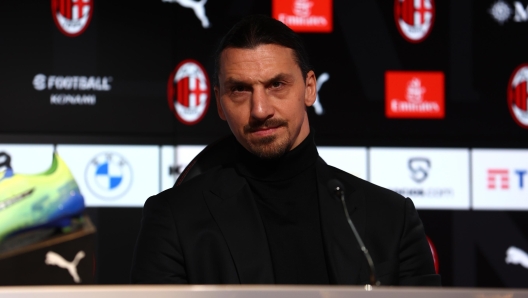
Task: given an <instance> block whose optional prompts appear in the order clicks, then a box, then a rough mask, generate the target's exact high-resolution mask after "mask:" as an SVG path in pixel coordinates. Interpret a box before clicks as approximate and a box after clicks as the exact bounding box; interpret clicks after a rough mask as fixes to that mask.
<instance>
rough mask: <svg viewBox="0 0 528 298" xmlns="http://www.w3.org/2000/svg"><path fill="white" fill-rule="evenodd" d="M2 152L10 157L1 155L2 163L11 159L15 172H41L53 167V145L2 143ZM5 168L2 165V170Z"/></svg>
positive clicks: (0, 148)
mask: <svg viewBox="0 0 528 298" xmlns="http://www.w3.org/2000/svg"><path fill="white" fill-rule="evenodd" d="M0 152H5V153H6V154H7V155H8V156H9V157H6V156H3V157H0V164H4V163H5V162H6V161H7V159H10V163H11V168H12V169H13V172H14V173H15V174H30V175H32V174H40V173H42V172H44V171H46V170H48V169H49V168H50V167H51V163H52V161H53V145H51V144H49V145H21V144H0ZM3 169H5V168H4V167H0V171H1V170H3Z"/></svg>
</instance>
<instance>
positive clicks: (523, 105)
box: [517, 82, 527, 111]
mask: <svg viewBox="0 0 528 298" xmlns="http://www.w3.org/2000/svg"><path fill="white" fill-rule="evenodd" d="M517 88H520V89H521V98H519V109H521V110H523V111H526V98H527V94H526V82H522V83H521V84H519V86H517Z"/></svg>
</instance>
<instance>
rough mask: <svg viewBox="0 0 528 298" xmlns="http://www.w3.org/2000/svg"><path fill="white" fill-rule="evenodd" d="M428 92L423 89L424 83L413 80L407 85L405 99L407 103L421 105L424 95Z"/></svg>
mask: <svg viewBox="0 0 528 298" xmlns="http://www.w3.org/2000/svg"><path fill="white" fill-rule="evenodd" d="M426 91H427V89H425V87H422V81H420V79H419V78H412V79H411V80H410V81H409V83H407V93H406V94H405V98H406V99H407V101H409V102H412V103H420V102H422V101H423V95H424V93H425V92H426Z"/></svg>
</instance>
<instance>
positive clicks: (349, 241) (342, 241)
mask: <svg viewBox="0 0 528 298" xmlns="http://www.w3.org/2000/svg"><path fill="white" fill-rule="evenodd" d="M316 169H317V184H318V191H319V206H320V214H321V226H322V233H323V242H324V246H325V253H326V260H327V267H328V274H329V278H330V281H331V282H332V283H337V284H358V283H359V282H360V280H366V279H365V278H366V276H359V274H360V271H361V268H362V267H364V266H366V264H364V263H365V262H366V261H365V258H364V257H363V255H362V254H363V252H362V251H361V250H360V248H359V244H358V242H357V240H356V238H355V237H354V234H353V232H352V230H351V229H350V226H349V225H348V222H347V219H346V216H345V213H344V210H343V204H342V203H341V201H340V200H339V198H337V197H335V194H333V193H332V191H331V190H330V189H329V188H328V185H327V183H328V181H329V180H331V179H335V178H337V177H333V175H332V174H331V173H330V169H329V166H328V165H327V164H326V163H325V162H324V161H323V160H322V159H321V158H319V159H318V161H317V163H316ZM340 181H341V183H343V184H344V188H345V190H344V191H345V202H346V205H347V209H348V213H349V214H350V217H351V219H352V222H353V223H354V225H355V226H356V229H357V230H358V233H359V234H360V236H361V237H363V238H364V235H365V221H366V213H365V208H364V206H365V199H364V196H363V194H362V192H361V191H360V190H358V189H356V188H354V187H353V186H352V185H350V184H349V183H346V182H347V181H343V180H340Z"/></svg>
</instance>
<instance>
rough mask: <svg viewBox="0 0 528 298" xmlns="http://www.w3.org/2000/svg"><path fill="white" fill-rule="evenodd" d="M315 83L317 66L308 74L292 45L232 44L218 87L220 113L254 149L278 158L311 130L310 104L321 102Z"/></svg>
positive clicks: (225, 54) (222, 59)
mask: <svg viewBox="0 0 528 298" xmlns="http://www.w3.org/2000/svg"><path fill="white" fill-rule="evenodd" d="M315 83H316V82H315V75H314V73H313V71H310V72H309V73H308V74H307V76H306V78H304V77H303V75H302V72H301V69H300V68H299V66H298V65H297V63H296V62H295V59H294V53H293V50H292V49H290V48H286V47H283V46H280V45H275V44H266V45H260V46H258V47H256V48H254V49H239V48H227V49H225V50H224V51H223V52H222V54H221V57H220V71H219V86H217V87H215V96H216V103H217V107H218V114H219V115H220V118H222V119H223V120H226V121H227V123H228V124H229V128H231V131H232V132H233V134H234V135H235V137H236V138H237V140H238V142H239V143H240V144H242V146H244V148H246V149H247V150H248V151H249V152H251V153H253V154H255V155H257V156H259V157H261V158H267V159H271V158H277V157H280V156H282V155H283V154H284V153H285V152H287V151H289V150H291V149H293V148H295V147H296V146H297V145H299V144H300V143H301V142H302V141H303V140H304V139H305V138H306V136H307V135H308V134H309V133H310V127H309V124H308V115H307V113H306V107H307V106H311V105H312V104H313V103H314V101H315V97H316V87H315Z"/></svg>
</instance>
